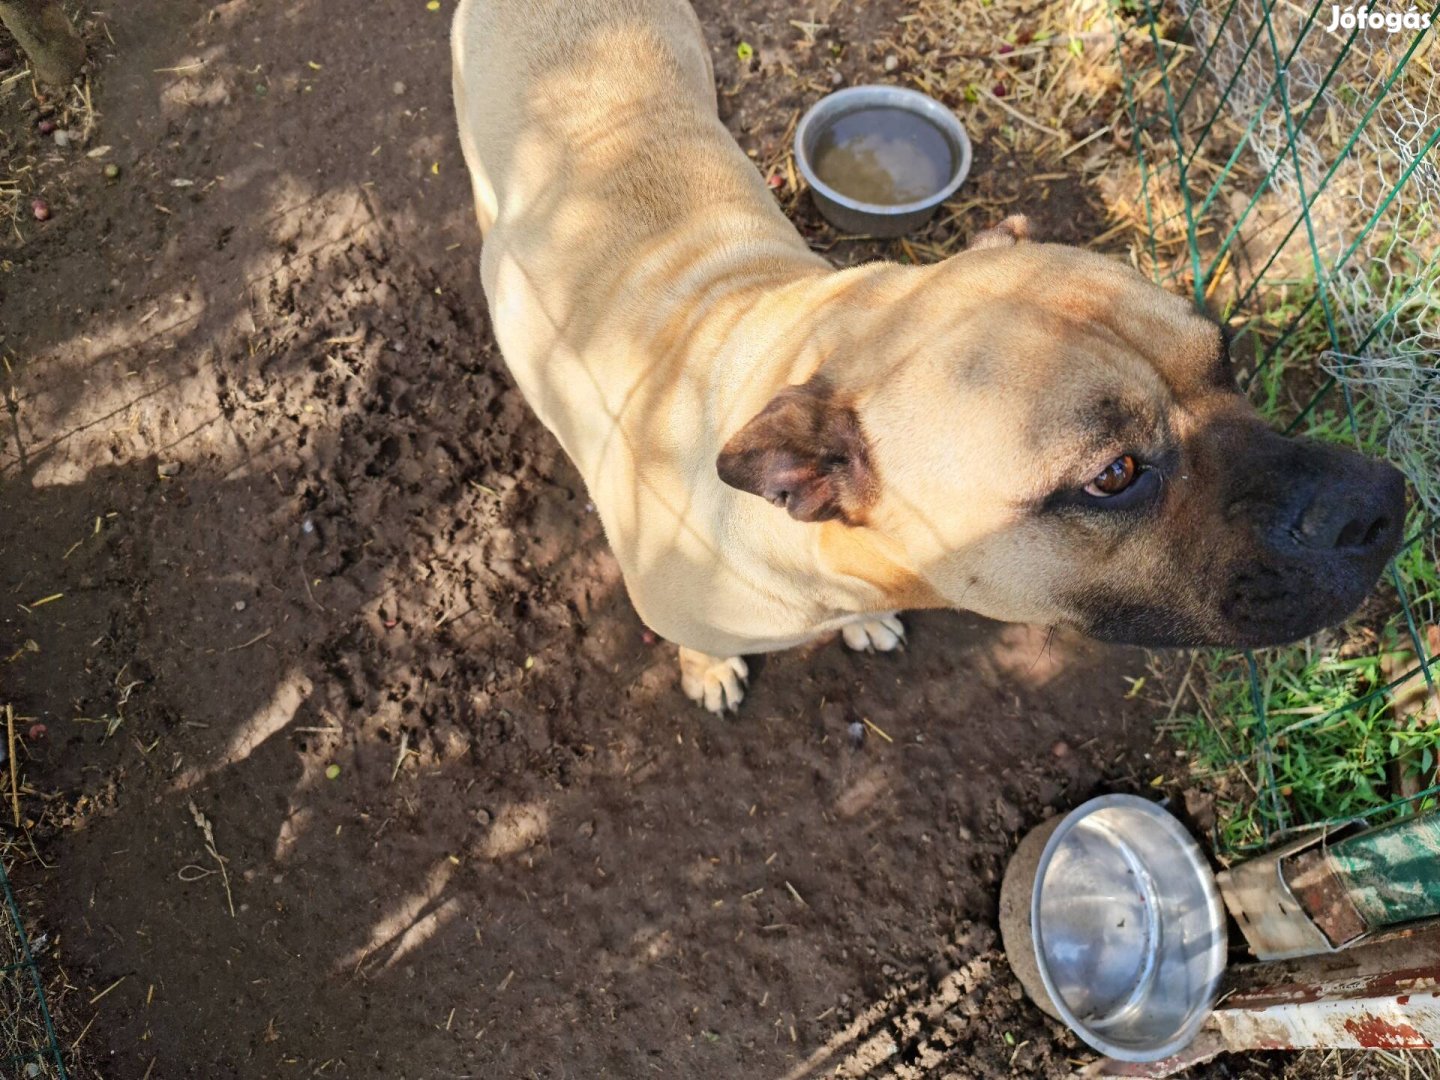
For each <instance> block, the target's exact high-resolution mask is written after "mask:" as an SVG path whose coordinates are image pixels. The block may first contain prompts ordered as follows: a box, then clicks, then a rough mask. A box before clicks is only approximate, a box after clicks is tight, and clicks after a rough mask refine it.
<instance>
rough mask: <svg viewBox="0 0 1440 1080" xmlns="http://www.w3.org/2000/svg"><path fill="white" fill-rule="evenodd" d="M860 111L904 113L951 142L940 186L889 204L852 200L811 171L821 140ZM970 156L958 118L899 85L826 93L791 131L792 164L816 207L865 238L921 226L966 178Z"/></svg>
mask: <svg viewBox="0 0 1440 1080" xmlns="http://www.w3.org/2000/svg"><path fill="white" fill-rule="evenodd" d="M862 109H895V110H899V111H902V112H908V113H911V114H913V115H915V116H918V117H920V118H921V119H923V120H925V121H926V122H927V123H928V124H929V125H930V126H932V127H933V128H935V130H936V131H937V132H938V133H939V134H940V135H941V136H942V137H943V138H944V139H945V141H946V142H947V143H949V144H950V154H951V169H950V175H949V176H948V177H946V178H945V181H944V183H942V184H941V186H940V187H938V188H937V189H936V190H935V191H934V192H932V193H931V194H928V195H926V196H925V197H924V198H922V199H918V200H916V201H914V202H909V203H901V204H897V205H889V204H885V203H872V202H865V201H864V200H862V199H856V198H853V197H851V196H849V195H847V194H845V193H844V192H843V191H838V190H836V189H835V188H833V187H831V186H830V185H829V184H827V183H825V181H824V180H821V179H820V177H819V176H818V175H817V174H816V172H815V150H816V147H817V145H818V144H819V142H820V139H821V137H822V136H823V135H824V134H825V132H826V131H828V130H829V129H830V127H831V126H832V125H833V124H834V123H835V122H836V121H837V120H839V119H840V118H841V117H843V116H845V115H847V114H849V113H853V112H857V111H860V110H862ZM970 158H971V149H970V137H969V136H968V135H967V134H966V133H965V125H963V124H962V123H960V120H959V118H958V117H956V115H955V114H954V113H953V112H951V111H950V110H949V109H947V108H946V107H945V106H944V105H941V104H940V102H938V101H936V100H935V99H934V98H932V97H930V96H928V95H926V94H922V93H920V91H918V90H908V89H906V88H905V87H902V86H878V85H876V86H849V87H846V88H845V89H843V90H837V91H835V92H834V93H833V94H827V95H826V96H825V97H823V98H821V99H820V100H819V101H817V102H816V103H815V104H814V105H812V106H810V108H809V110H807V111H806V113H805V115H804V116H803V117H802V118H801V120H800V126H799V127H797V128H796V129H795V163H796V165H797V166H799V168H800V173H801V175H802V176H804V177H805V182H806V183H808V184H809V185H810V196H811V198H813V199H814V200H815V206H816V208H817V209H818V210H819V211H820V213H821V215H822V216H823V217H824V218H825V220H826V221H828V222H830V224H831V225H834V226H835V227H836V228H837V229H839V230H841V231H842V232H847V233H858V234H861V235H865V236H877V237H894V236H903V235H905V233H908V232H911V231H913V230H915V229H918V228H919V227H920V226H921V225H924V224H925V223H926V222H927V221H929V220H930V219H931V218H932V217H933V216H934V215H935V211H936V210H937V209H939V207H940V204H941V203H943V202H944V201H945V200H946V199H948V198H950V197H951V196H952V195H954V194H955V191H956V189H958V188H959V187H960V185H961V184H963V183H964V182H965V177H967V176H968V175H970Z"/></svg>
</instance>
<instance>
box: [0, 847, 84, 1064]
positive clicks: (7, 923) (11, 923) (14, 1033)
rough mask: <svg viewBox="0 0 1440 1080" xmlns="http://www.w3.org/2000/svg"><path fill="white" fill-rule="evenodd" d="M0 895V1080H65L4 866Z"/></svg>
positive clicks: (41, 986) (40, 983)
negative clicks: (0, 901)
mask: <svg viewBox="0 0 1440 1080" xmlns="http://www.w3.org/2000/svg"><path fill="white" fill-rule="evenodd" d="M0 892H3V893H4V902H3V905H0V1077H4V1078H6V1080H10V1078H12V1077H14V1078H17V1080H37V1078H42V1077H43V1078H58V1080H66V1077H67V1075H68V1074H67V1073H66V1072H65V1063H64V1061H63V1060H62V1058H61V1056H60V1044H59V1042H58V1041H57V1040H56V1038H55V1026H54V1024H53V1023H52V1022H51V1019H50V1010H49V1008H48V1006H47V1005H46V1002H45V985H44V980H43V978H42V977H41V974H40V968H39V966H38V965H37V964H36V962H35V955H34V953H33V951H32V950H31V946H30V940H29V937H28V936H27V935H26V933H25V926H24V922H23V921H22V919H21V917H20V908H19V906H18V905H17V904H16V902H15V894H14V893H13V892H12V891H11V890H10V879H9V878H8V877H6V875H5V869H4V867H3V866H0Z"/></svg>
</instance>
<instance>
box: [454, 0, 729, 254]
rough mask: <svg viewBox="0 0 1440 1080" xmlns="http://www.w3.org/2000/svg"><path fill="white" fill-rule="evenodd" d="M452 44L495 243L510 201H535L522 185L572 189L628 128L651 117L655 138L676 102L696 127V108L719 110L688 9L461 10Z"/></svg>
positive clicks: (484, 4)
mask: <svg viewBox="0 0 1440 1080" xmlns="http://www.w3.org/2000/svg"><path fill="white" fill-rule="evenodd" d="M450 44H451V56H452V60H453V64H454V70H453V82H454V90H455V101H456V106H457V111H458V116H459V122H460V143H461V147H462V149H463V151H464V154H465V162H466V164H467V165H468V166H469V169H470V174H471V177H472V181H473V183H474V186H475V203H476V213H477V216H478V217H479V219H480V227H481V229H482V230H483V231H485V232H486V233H488V232H489V230H490V229H491V227H492V226H493V225H494V223H495V220H496V218H497V217H498V216H499V214H500V213H501V208H502V205H503V204H504V203H505V202H506V201H507V199H508V198H509V197H511V196H513V197H514V198H516V199H521V200H523V199H525V198H527V196H528V197H533V196H534V195H536V194H537V193H536V192H535V191H534V190H533V189H532V190H529V191H527V190H526V189H525V187H524V186H523V185H524V184H525V179H524V178H530V179H532V180H533V179H535V178H540V179H542V180H543V181H544V182H545V183H547V184H551V185H553V184H555V183H557V182H563V180H564V178H565V177H566V176H568V175H573V172H574V171H575V170H572V166H573V165H575V164H576V163H577V162H576V159H577V158H584V157H587V156H590V155H594V154H595V153H597V152H603V151H604V148H605V145H606V144H607V143H609V142H610V141H611V139H612V137H613V136H614V135H615V134H616V133H617V132H620V131H624V130H625V129H626V127H627V123H626V122H627V120H630V119H634V118H636V117H639V116H644V117H648V118H650V120H651V123H650V124H648V125H647V127H646V130H647V131H649V132H651V133H655V131H656V129H655V127H654V125H653V119H654V118H655V116H656V113H657V111H659V112H661V113H662V114H663V101H664V100H665V99H666V98H670V99H675V98H677V97H680V98H684V99H688V100H684V101H683V103H682V102H680V101H677V102H676V104H677V105H683V107H682V108H680V109H678V110H676V112H677V119H682V120H683V119H684V118H686V117H689V118H693V116H694V114H695V104H696V101H697V99H698V100H699V101H700V102H703V103H704V111H705V112H708V113H709V114H710V115H712V116H713V115H714V112H715V92H714V85H713V78H712V72H711V66H710V57H709V53H708V51H707V50H706V47H705V41H704V38H703V36H702V34H701V29H700V24H699V22H698V20H697V19H696V17H695V13H694V11H693V10H692V9H691V7H690V5H689V4H688V3H686V2H685V0H585V2H583V3H577V2H575V0H461V3H460V6H459V8H458V9H457V11H456V13H455V21H454V24H453V26H452V28H451V42H450ZM672 133H673V132H672ZM542 139H543V140H544V142H543V143H542V142H541V140H542ZM527 147H528V149H527ZM627 149H632V148H627ZM526 154H530V155H539V160H537V159H536V158H535V157H533V156H532V157H531V158H529V159H525V158H524V157H523V155H526ZM547 155H548V160H547V159H546V156H547ZM581 171H583V170H581ZM657 179H658V174H657ZM656 187H657V188H659V189H663V187H664V185H663V183H657V185H656ZM657 193H658V192H657V191H651V192H650V194H651V195H652V196H653V195H655V194H657Z"/></svg>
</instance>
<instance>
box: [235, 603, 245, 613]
mask: <svg viewBox="0 0 1440 1080" xmlns="http://www.w3.org/2000/svg"><path fill="white" fill-rule="evenodd" d="M235 610H236V611H244V610H245V601H244V600H236V601H235Z"/></svg>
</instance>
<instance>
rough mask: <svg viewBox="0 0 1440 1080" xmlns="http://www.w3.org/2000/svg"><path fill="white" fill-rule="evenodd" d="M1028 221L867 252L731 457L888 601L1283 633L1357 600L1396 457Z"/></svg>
mask: <svg viewBox="0 0 1440 1080" xmlns="http://www.w3.org/2000/svg"><path fill="white" fill-rule="evenodd" d="M1024 234H1025V227H1024V222H1023V219H1012V220H1011V221H1009V222H1006V223H1005V224H1003V225H1002V226H1001V227H1000V228H998V229H996V230H992V231H991V232H990V233H986V234H983V235H982V237H981V238H979V240H978V242H977V243H976V244H974V245H972V247H971V249H970V250H969V251H967V252H965V253H963V254H961V255H958V256H956V257H955V258H953V259H950V260H948V261H947V262H945V263H941V264H939V265H937V266H933V267H927V268H924V269H916V270H910V271H905V272H902V273H894V274H890V273H884V274H881V273H869V274H859V275H857V276H856V278H855V282H856V283H855V285H854V287H853V288H850V289H845V290H841V291H839V292H838V293H837V295H836V296H835V298H834V299H833V300H832V302H831V304H830V305H828V306H827V308H826V309H825V310H824V311H822V313H821V315H820V317H819V320H818V322H817V323H816V325H815V327H814V331H813V333H814V335H816V336H817V340H819V341H820V344H819V345H818V346H817V347H818V348H819V350H820V352H821V354H822V355H823V356H824V357H825V359H824V361H823V362H822V363H821V365H820V367H819V369H818V371H817V373H816V374H815V376H814V377H813V378H812V379H810V381H808V382H807V383H805V384H803V385H801V386H793V387H789V388H787V389H785V390H784V391H782V392H781V393H780V394H779V395H778V396H777V397H776V398H775V399H774V400H773V401H772V402H771V403H770V404H769V406H768V407H766V408H765V409H764V410H763V411H762V412H760V414H759V415H757V416H756V417H754V418H753V419H752V420H750V421H749V423H748V424H746V425H745V426H744V427H743V428H742V429H741V430H740V431H738V432H737V433H736V434H735V435H734V436H733V437H732V438H730V440H729V441H728V442H727V444H726V446H725V448H724V451H723V452H722V453H721V455H720V459H719V462H718V467H719V473H720V477H721V479H723V480H724V481H725V482H726V483H728V484H731V485H732V486H734V487H737V488H740V489H742V490H745V491H749V492H752V493H754V494H757V495H761V496H763V497H765V498H766V499H768V500H769V501H771V502H772V503H775V504H776V505H777V507H782V508H783V510H784V511H788V512H789V513H790V514H791V515H792V516H793V517H795V518H797V519H799V520H801V521H806V522H815V523H820V524H819V525H818V527H819V528H820V529H821V530H823V532H822V536H821V540H822V543H821V545H820V548H821V551H822V553H825V555H826V557H827V558H829V559H830V560H831V562H832V564H833V565H834V566H835V567H836V568H838V569H841V570H842V571H843V572H846V573H851V574H854V575H856V576H860V577H865V578H867V579H868V580H872V581H873V582H874V583H875V584H876V585H877V586H878V587H880V588H882V589H883V590H888V591H889V592H893V594H894V599H895V601H896V604H895V606H897V607H905V606H918V605H920V604H922V603H925V602H927V601H928V602H931V603H936V604H944V605H947V606H954V607H960V608H965V609H969V610H972V611H976V612H979V613H981V614H985V615H989V616H991V617H994V618H999V619H1004V620H1008V621H1016V622H1033V623H1041V624H1051V625H1056V624H1058V625H1071V626H1075V627H1078V628H1079V629H1081V630H1084V631H1086V632H1087V633H1089V634H1091V635H1092V636H1095V637H1098V638H1102V639H1106V640H1110V641H1120V642H1129V643H1134V644H1144V645H1201V644H1211V645H1231V646H1261V645H1270V644H1277V643H1280V642H1285V641H1290V640H1294V639H1296V638H1300V637H1304V636H1306V635H1307V634H1310V633H1313V632H1314V631H1316V630H1318V629H1320V628H1322V627H1325V626H1329V625H1332V624H1334V623H1336V622H1338V621H1340V620H1342V619H1344V618H1345V617H1346V616H1347V615H1348V614H1350V612H1352V611H1353V610H1354V609H1355V607H1356V606H1357V605H1358V604H1359V603H1360V601H1361V600H1362V599H1363V598H1364V596H1365V594H1366V593H1367V592H1368V591H1369V590H1370V588H1371V587H1372V586H1373V585H1374V583H1375V581H1376V578H1377V577H1378V576H1379V574H1380V572H1381V570H1382V569H1383V567H1384V565H1385V563H1386V562H1387V561H1388V560H1389V558H1390V557H1391V556H1392V555H1393V554H1394V553H1395V551H1396V548H1397V546H1398V544H1399V541H1400V536H1401V530H1402V527H1403V521H1404V516H1405V485H1404V480H1403V477H1402V476H1401V474H1400V473H1399V472H1398V471H1397V470H1395V469H1394V468H1392V467H1390V466H1389V465H1386V464H1383V463H1381V462H1377V461H1372V460H1369V459H1367V458H1365V457H1362V456H1360V455H1359V454H1355V453H1352V452H1350V451H1346V450H1342V449H1339V448H1336V447H1333V446H1326V445H1321V444H1318V443H1313V442H1309V441H1306V440H1302V439H1291V438H1286V437H1283V436H1281V435H1279V434H1277V433H1276V432H1274V431H1272V430H1271V429H1270V428H1268V427H1267V426H1266V425H1265V424H1264V423H1263V422H1262V421H1261V420H1260V419H1259V418H1258V416H1257V415H1256V414H1255V412H1254V410H1253V409H1252V408H1251V406H1250V405H1249V404H1248V403H1247V402H1246V401H1245V399H1244V398H1243V397H1241V395H1240V394H1239V393H1238V392H1237V390H1236V387H1235V380H1234V376H1233V373H1232V371H1231V364H1230V357H1229V353H1228V348H1227V341H1226V337H1225V335H1224V333H1223V332H1222V329H1221V328H1220V327H1219V326H1218V325H1217V324H1216V323H1215V322H1213V321H1211V320H1210V319H1208V318H1206V317H1204V316H1203V315H1200V314H1197V313H1196V312H1195V311H1194V309H1193V308H1192V307H1191V306H1190V305H1189V304H1187V303H1185V302H1184V301H1182V300H1181V299H1180V298H1178V297H1176V296H1172V295H1171V294H1169V293H1167V292H1165V291H1164V290H1162V289H1160V288H1158V287H1156V286H1155V285H1153V284H1151V283H1150V282H1148V281H1146V280H1145V279H1144V278H1142V277H1141V276H1140V275H1139V274H1138V273H1136V272H1135V271H1133V270H1132V269H1130V268H1129V267H1126V266H1124V265H1122V264H1119V263H1116V262H1114V261H1111V260H1108V259H1105V258H1103V257H1100V256H1098V255H1094V254H1092V253H1088V252H1085V251H1082V250H1079V249H1075V248H1068V247H1060V246H1054V245H1046V244H1031V243H1026V242H1023V241H1024V239H1025V235H1024ZM827 327H830V328H831V329H827ZM832 330H833V332H832ZM776 512H777V513H778V512H782V511H781V510H778V509H777V511H776Z"/></svg>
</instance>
